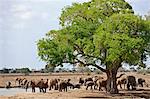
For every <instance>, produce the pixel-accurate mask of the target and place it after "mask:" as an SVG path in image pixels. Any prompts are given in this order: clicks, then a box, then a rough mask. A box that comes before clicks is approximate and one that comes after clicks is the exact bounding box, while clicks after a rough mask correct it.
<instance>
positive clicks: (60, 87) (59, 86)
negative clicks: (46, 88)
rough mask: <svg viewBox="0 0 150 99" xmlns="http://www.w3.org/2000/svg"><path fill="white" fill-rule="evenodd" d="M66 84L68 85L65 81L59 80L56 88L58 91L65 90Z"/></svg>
mask: <svg viewBox="0 0 150 99" xmlns="http://www.w3.org/2000/svg"><path fill="white" fill-rule="evenodd" d="M67 86H68V84H67V81H63V80H62V81H59V84H58V90H59V91H60V92H62V90H64V92H67Z"/></svg>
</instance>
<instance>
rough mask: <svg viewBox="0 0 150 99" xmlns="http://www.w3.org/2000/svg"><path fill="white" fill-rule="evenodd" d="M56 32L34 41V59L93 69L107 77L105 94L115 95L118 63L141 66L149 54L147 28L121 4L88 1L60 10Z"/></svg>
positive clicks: (113, 0)
mask: <svg viewBox="0 0 150 99" xmlns="http://www.w3.org/2000/svg"><path fill="white" fill-rule="evenodd" d="M60 25H61V26H62V28H61V29H59V30H50V31H49V32H48V33H47V34H46V37H45V38H43V39H41V40H39V41H38V44H37V46H38V55H39V56H40V58H41V59H42V60H43V61H45V62H46V63H47V64H53V65H51V66H60V65H62V64H63V63H70V64H77V63H80V64H82V65H84V66H89V65H92V66H95V67H97V69H100V70H101V71H103V72H105V73H106V74H107V91H108V92H110V93H118V89H117V85H116V80H117V77H116V75H117V70H118V68H119V67H121V66H122V63H128V64H130V65H139V66H145V65H143V60H145V59H146V54H147V52H149V47H148V44H149V36H150V33H149V32H150V31H149V30H150V24H149V22H148V21H145V20H142V18H141V17H138V16H135V15H134V12H133V10H132V7H131V6H130V5H129V4H128V3H127V2H125V1H124V0H92V1H89V2H85V3H82V4H79V3H74V4H72V6H67V7H65V8H64V9H63V10H62V14H61V16H60Z"/></svg>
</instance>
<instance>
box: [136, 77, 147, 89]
mask: <svg viewBox="0 0 150 99" xmlns="http://www.w3.org/2000/svg"><path fill="white" fill-rule="evenodd" d="M143 83H146V82H145V79H143V78H138V85H139V86H141V87H143Z"/></svg>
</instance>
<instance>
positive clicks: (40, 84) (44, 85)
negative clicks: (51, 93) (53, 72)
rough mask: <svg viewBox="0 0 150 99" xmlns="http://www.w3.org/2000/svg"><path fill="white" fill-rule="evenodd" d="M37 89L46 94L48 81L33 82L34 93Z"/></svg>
mask: <svg viewBox="0 0 150 99" xmlns="http://www.w3.org/2000/svg"><path fill="white" fill-rule="evenodd" d="M36 87H38V88H39V90H40V92H43V93H46V89H47V88H48V79H47V81H46V82H44V80H43V79H41V80H40V81H38V82H35V81H31V88H32V92H35V88H36Z"/></svg>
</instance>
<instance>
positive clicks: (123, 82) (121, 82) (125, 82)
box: [117, 78, 127, 89]
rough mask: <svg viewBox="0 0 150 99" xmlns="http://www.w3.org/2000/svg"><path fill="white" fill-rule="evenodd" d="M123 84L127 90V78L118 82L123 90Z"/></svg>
mask: <svg viewBox="0 0 150 99" xmlns="http://www.w3.org/2000/svg"><path fill="white" fill-rule="evenodd" d="M122 84H123V85H124V89H125V85H126V84H127V79H126V78H122V79H121V80H118V82H117V86H118V85H119V86H120V88H121V89H122V86H121V85H122Z"/></svg>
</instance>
